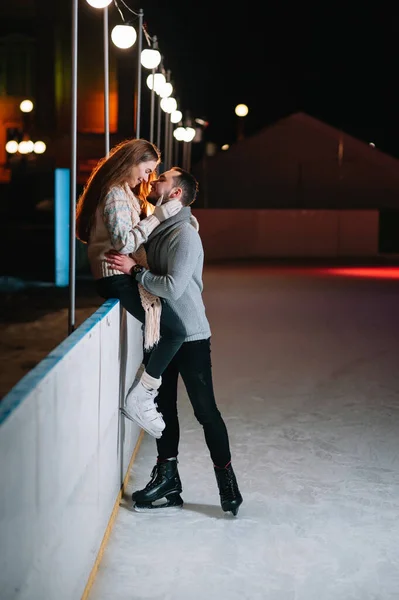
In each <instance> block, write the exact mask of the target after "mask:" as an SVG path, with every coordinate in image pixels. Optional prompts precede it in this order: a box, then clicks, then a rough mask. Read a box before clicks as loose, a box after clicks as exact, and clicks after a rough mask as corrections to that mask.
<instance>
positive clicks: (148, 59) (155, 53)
mask: <svg viewBox="0 0 399 600" xmlns="http://www.w3.org/2000/svg"><path fill="white" fill-rule="evenodd" d="M146 38H147V43H150V41H151V38H150V37H149V36H148V35H146ZM152 42H153V47H152V48H146V49H145V50H143V51H142V53H141V64H142V65H143V67H145V68H146V69H151V71H152V73H151V76H152V77H151V80H150V81H151V85H150V86H149V87H150V89H151V106H150V142H154V115H155V85H154V84H155V69H156V68H157V67H158V65H159V63H160V62H161V53H160V52H159V50H158V41H157V38H156V36H154V37H153V38H152ZM147 85H148V78H147Z"/></svg>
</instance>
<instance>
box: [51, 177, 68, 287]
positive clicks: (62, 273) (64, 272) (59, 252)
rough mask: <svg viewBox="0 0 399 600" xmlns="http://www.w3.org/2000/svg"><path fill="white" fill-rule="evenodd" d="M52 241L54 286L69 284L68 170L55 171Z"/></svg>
mask: <svg viewBox="0 0 399 600" xmlns="http://www.w3.org/2000/svg"><path fill="white" fill-rule="evenodd" d="M54 185H55V190H54V240H55V285H56V286H59V287H65V286H67V285H68V283H69V219H70V216H69V201H70V200H69V195H70V194H69V189H70V188H69V186H70V182H69V169H56V170H55V184H54Z"/></svg>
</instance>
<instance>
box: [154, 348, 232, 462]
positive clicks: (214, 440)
mask: <svg viewBox="0 0 399 600" xmlns="http://www.w3.org/2000/svg"><path fill="white" fill-rule="evenodd" d="M179 373H180V375H181V377H182V379H183V382H184V385H185V386H186V390H187V393H188V396H189V398H190V402H191V404H192V406H193V409H194V414H195V416H196V418H197V420H198V421H199V423H201V425H202V427H203V428H204V435H205V441H206V445H207V446H208V449H209V452H210V455H211V458H212V460H213V463H214V464H215V465H216V466H218V467H224V466H225V465H227V463H229V462H230V460H231V455H230V445H229V437H228V433H227V429H226V425H225V423H224V421H223V417H222V415H221V414H220V412H219V409H218V407H217V406H216V401H215V394H214V391H213V382H212V364H211V341H210V339H207V340H199V341H195V342H185V343H184V344H183V345H182V347H181V348H180V350H178V352H177V353H176V354H175V356H174V358H173V360H172V362H171V363H170V365H169V366H168V368H167V369H165V371H164V373H163V375H162V385H161V387H160V389H159V394H158V396H157V397H156V399H155V402H156V403H157V404H158V410H159V411H160V412H161V413H162V415H163V418H164V421H165V423H166V427H165V429H164V431H163V433H162V437H161V438H160V439H159V440H157V449H158V460H160V461H161V460H165V459H167V458H171V457H173V456H177V454H178V447H179V438H180V428H179V419H178V414H177V379H178V376H179Z"/></svg>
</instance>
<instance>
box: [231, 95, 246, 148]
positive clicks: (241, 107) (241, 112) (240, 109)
mask: <svg viewBox="0 0 399 600" xmlns="http://www.w3.org/2000/svg"><path fill="white" fill-rule="evenodd" d="M234 112H235V113H236V115H237V117H238V123H237V141H239V142H240V141H242V140H243V139H244V117H246V116H247V114H248V106H247V105H246V104H237V106H236V107H235V109H234Z"/></svg>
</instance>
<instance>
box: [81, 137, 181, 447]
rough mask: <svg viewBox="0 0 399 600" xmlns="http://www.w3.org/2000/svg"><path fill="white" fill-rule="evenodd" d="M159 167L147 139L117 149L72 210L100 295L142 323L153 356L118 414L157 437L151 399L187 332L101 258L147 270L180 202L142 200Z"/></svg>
mask: <svg viewBox="0 0 399 600" xmlns="http://www.w3.org/2000/svg"><path fill="white" fill-rule="evenodd" d="M159 162H160V151H159V150H158V148H157V147H156V146H155V145H154V144H152V143H151V142H148V141H147V140H143V139H133V140H127V141H125V142H122V143H120V144H118V145H117V146H115V147H114V148H113V149H112V150H111V151H110V153H109V155H108V156H107V157H105V158H103V159H101V160H100V161H99V162H98V164H97V166H96V167H95V168H94V169H93V171H92V173H91V175H90V177H89V179H88V181H87V184H86V186H85V188H84V190H83V193H82V194H81V196H80V198H79V201H78V204H77V209H76V235H77V237H78V239H79V240H81V241H82V242H84V243H86V244H88V259H89V263H90V268H91V271H92V274H93V277H94V279H95V280H96V288H97V291H98V293H99V295H100V296H102V297H103V298H105V299H108V298H118V299H119V300H120V302H121V305H122V306H123V307H124V308H125V309H126V310H127V311H128V312H129V313H130V314H132V315H133V316H134V317H136V318H137V319H138V320H139V321H141V322H142V323H144V324H145V329H144V349H145V350H146V351H149V350H151V353H150V355H149V359H148V361H147V365H146V367H145V370H144V371H143V373H142V375H141V377H140V379H139V380H138V381H137V382H136V385H135V386H134V389H133V390H132V391H131V392H130V393H129V396H130V395H131V394H133V396H132V398H133V401H132V402H128V404H127V407H125V408H124V409H122V412H123V413H124V414H125V416H126V417H128V418H129V419H131V420H133V421H136V422H138V423H139V424H140V426H141V427H142V428H143V429H145V430H146V431H147V432H148V433H150V434H151V435H153V436H154V437H156V438H160V437H161V435H162V431H163V429H164V428H165V423H164V420H163V418H162V415H161V414H160V413H159V412H158V411H157V410H156V404H155V403H154V398H155V396H156V395H157V393H158V388H159V386H160V385H161V381H162V379H161V375H162V373H163V371H164V370H165V368H166V367H167V366H168V364H169V362H170V361H171V360H172V358H173V356H174V355H175V354H176V352H177V350H178V349H179V348H180V346H181V345H182V343H183V341H184V339H185V335H186V332H185V328H184V325H183V323H182V322H181V321H180V320H179V319H178V317H177V316H176V315H175V313H174V312H173V310H172V308H171V306H170V305H169V304H168V303H166V302H161V299H160V298H158V297H156V296H153V295H152V294H150V293H149V292H147V291H146V290H144V288H143V287H142V286H141V285H140V284H138V283H137V281H136V280H135V279H134V277H131V276H130V275H126V274H124V273H122V271H119V270H117V269H114V268H112V267H111V266H110V265H109V263H108V262H107V260H106V258H105V253H106V252H108V251H109V250H111V249H114V250H117V251H118V252H120V253H122V254H134V256H135V257H136V258H137V262H139V264H141V265H144V266H147V264H146V257H145V250H144V248H143V244H144V243H145V242H146V241H147V239H148V236H149V235H150V233H151V232H152V231H153V230H154V229H155V228H156V227H157V226H158V225H159V224H160V223H161V222H162V221H164V220H165V219H167V218H169V217H171V216H173V215H175V214H177V212H178V211H179V210H180V209H181V206H182V205H181V203H180V202H179V201H178V200H176V201H171V202H168V203H166V204H164V205H162V206H156V207H155V208H154V207H153V206H151V205H150V204H149V203H148V202H146V200H145V196H144V194H145V193H146V192H147V191H148V189H149V181H150V180H151V178H153V177H154V175H155V170H156V168H157V166H158V165H159ZM133 190H135V191H136V194H135V193H134V192H133ZM137 190H138V191H137ZM151 211H152V212H151Z"/></svg>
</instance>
